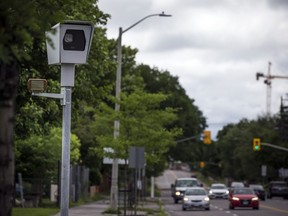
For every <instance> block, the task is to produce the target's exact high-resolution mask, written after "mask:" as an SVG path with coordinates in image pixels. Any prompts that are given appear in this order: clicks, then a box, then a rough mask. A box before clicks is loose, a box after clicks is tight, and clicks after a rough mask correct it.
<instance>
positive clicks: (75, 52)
mask: <svg viewBox="0 0 288 216" xmlns="http://www.w3.org/2000/svg"><path fill="white" fill-rule="evenodd" d="M93 32H94V26H93V24H92V23H91V22H86V21H65V22H64V23H58V24H56V25H55V26H53V27H52V30H51V31H49V32H46V46H47V55H48V64H50V65H51V64H85V63H86V62H87V59H88V55H89V51H90V46H91V42H92V36H93Z"/></svg>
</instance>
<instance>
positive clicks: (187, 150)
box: [134, 64, 207, 162]
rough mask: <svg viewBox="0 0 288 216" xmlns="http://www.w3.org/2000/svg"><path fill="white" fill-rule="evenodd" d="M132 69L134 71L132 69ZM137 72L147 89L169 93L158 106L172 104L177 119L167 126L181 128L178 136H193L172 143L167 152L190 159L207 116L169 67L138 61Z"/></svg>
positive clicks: (169, 105) (174, 157) (170, 105)
mask: <svg viewBox="0 0 288 216" xmlns="http://www.w3.org/2000/svg"><path fill="white" fill-rule="evenodd" d="M134 73H135V72H134ZM136 73H137V74H139V75H140V76H141V77H142V78H143V80H144V83H145V91H147V92H150V93H163V94H165V95H168V97H167V99H166V100H165V101H163V102H161V107H162V108H163V107H171V108H173V109H174V110H175V111H176V112H175V114H176V115H177V120H176V121H175V122H172V124H171V125H167V128H170V127H178V128H181V129H182V131H183V134H182V137H178V139H179V140H180V139H182V138H187V137H195V139H193V140H191V141H187V142H185V144H183V143H178V144H177V145H175V146H172V147H171V148H170V149H169V152H168V153H167V157H168V155H169V157H170V158H173V159H174V160H181V161H183V162H191V158H192V155H193V151H194V150H195V147H197V146H198V145H195V142H196V143H197V142H199V139H200V136H201V134H202V131H203V130H204V129H205V127H206V126H207V125H206V119H205V117H204V116H203V114H202V112H201V111H200V110H199V108H198V107H197V106H196V105H195V104H194V99H191V98H189V97H188V95H187V94H186V92H185V89H183V87H182V86H181V84H180V83H179V80H178V77H174V76H172V75H171V74H170V73H169V72H168V71H160V70H159V69H157V68H156V67H154V68H150V67H149V66H148V65H144V64H141V65H138V66H137V67H136Z"/></svg>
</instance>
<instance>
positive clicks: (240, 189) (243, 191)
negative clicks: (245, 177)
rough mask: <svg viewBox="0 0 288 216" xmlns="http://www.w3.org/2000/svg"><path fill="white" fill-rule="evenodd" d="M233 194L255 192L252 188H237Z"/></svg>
mask: <svg viewBox="0 0 288 216" xmlns="http://www.w3.org/2000/svg"><path fill="white" fill-rule="evenodd" d="M233 194H254V192H253V190H251V189H250V188H236V189H234V191H233Z"/></svg>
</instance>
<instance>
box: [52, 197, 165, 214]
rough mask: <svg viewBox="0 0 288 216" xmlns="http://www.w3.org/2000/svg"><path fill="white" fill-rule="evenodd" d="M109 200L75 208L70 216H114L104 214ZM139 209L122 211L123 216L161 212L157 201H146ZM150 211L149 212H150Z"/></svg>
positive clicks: (70, 210) (148, 199) (141, 202)
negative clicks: (152, 211) (154, 211)
mask: <svg viewBox="0 0 288 216" xmlns="http://www.w3.org/2000/svg"><path fill="white" fill-rule="evenodd" d="M109 207H110V203H109V200H106V199H105V200H99V201H96V202H92V203H89V204H85V205H81V206H77V207H73V208H70V209H69V213H68V214H69V216H105V215H106V216H113V215H116V214H107V213H104V212H105V210H107V209H109ZM137 207H138V208H139V209H141V210H136V211H135V210H126V211H125V212H124V210H121V214H119V215H121V216H131V215H137V216H143V215H144V216H145V215H148V214H149V210H160V206H159V204H158V202H157V200H156V199H153V200H152V199H150V198H147V199H145V201H140V202H139V204H138V205H137ZM148 209H149V210H148ZM54 216H61V213H60V212H59V213H57V214H56V215H54Z"/></svg>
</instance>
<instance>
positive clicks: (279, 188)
mask: <svg viewBox="0 0 288 216" xmlns="http://www.w3.org/2000/svg"><path fill="white" fill-rule="evenodd" d="M273 197H283V198H284V199H288V186H287V183H286V182H285V181H271V182H270V183H269V186H268V193H267V198H269V199H272V198H273Z"/></svg>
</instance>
